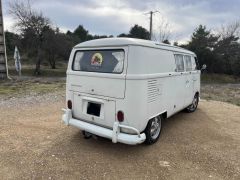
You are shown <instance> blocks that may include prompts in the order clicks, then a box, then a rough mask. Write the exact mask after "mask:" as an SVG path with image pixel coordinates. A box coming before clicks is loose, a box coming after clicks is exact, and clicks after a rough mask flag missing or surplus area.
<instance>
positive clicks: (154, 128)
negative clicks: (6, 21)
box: [145, 116, 162, 144]
mask: <svg viewBox="0 0 240 180" xmlns="http://www.w3.org/2000/svg"><path fill="white" fill-rule="evenodd" d="M161 129H162V116H157V117H154V118H153V119H151V120H150V121H149V122H148V125H147V127H146V129H145V134H146V140H145V143H146V144H153V143H155V142H157V140H158V138H159V136H160V133H161Z"/></svg>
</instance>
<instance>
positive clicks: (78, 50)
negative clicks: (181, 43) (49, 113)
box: [62, 38, 201, 145]
mask: <svg viewBox="0 0 240 180" xmlns="http://www.w3.org/2000/svg"><path fill="white" fill-rule="evenodd" d="M200 73H201V72H200V70H199V68H198V63H197V58H196V55H195V54H194V53H193V52H191V51H188V50H185V49H183V48H180V47H175V46H171V45H167V44H162V43H156V42H153V41H147V40H140V39H132V38H106V39H98V40H92V41H87V42H83V43H80V44H78V45H77V46H75V47H74V48H73V50H72V53H71V55H70V59H69V64H68V69H67V83H66V109H63V110H64V112H65V113H64V115H63V117H62V120H63V121H64V122H65V124H66V125H70V126H74V127H77V128H79V129H81V130H82V132H83V134H84V136H85V137H86V138H88V137H90V136H91V135H97V136H101V137H104V138H108V139H111V140H112V142H113V143H117V142H120V143H125V144H130V145H135V144H140V143H143V142H146V143H147V144H153V143H155V142H156V141H157V140H158V138H159V136H160V132H161V121H162V120H163V119H165V118H168V117H170V116H172V115H174V114H175V113H177V112H179V111H181V110H183V109H185V110H186V111H188V112H194V111H195V110H196V108H197V106H198V101H199V93H200Z"/></svg>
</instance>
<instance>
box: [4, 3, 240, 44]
mask: <svg viewBox="0 0 240 180" xmlns="http://www.w3.org/2000/svg"><path fill="white" fill-rule="evenodd" d="M10 1H11V0H2V2H3V13H4V22H5V29H7V30H9V31H13V30H14V28H13V19H12V18H11V16H10V15H9V14H8V3H9V2H10ZM32 2H33V7H34V8H35V9H36V10H39V11H42V12H43V14H44V15H45V16H47V17H49V18H50V19H51V21H52V23H53V24H54V25H55V26H58V27H60V29H61V30H62V31H64V32H65V31H66V30H71V31H73V30H74V29H75V28H76V27H77V26H78V25H79V24H82V25H83V26H84V27H85V28H86V29H87V30H89V32H90V33H92V34H98V35H114V36H116V35H118V34H120V33H128V31H129V29H130V27H131V26H133V25H134V24H138V25H141V26H143V27H145V28H146V29H149V16H148V15H146V14H145V13H147V12H149V11H150V10H153V11H155V10H158V11H159V12H160V13H156V14H155V15H154V29H155V31H156V30H157V28H158V26H159V23H160V22H161V21H163V20H164V21H167V22H168V23H169V24H170V26H171V31H172V35H171V40H172V41H180V42H185V41H187V40H188V39H189V38H190V36H191V34H192V32H193V30H194V29H195V28H196V27H197V26H198V25H199V24H203V25H206V26H207V28H209V29H212V30H216V29H217V28H219V27H220V26H221V25H222V24H226V23H229V22H231V21H235V20H240V0H32Z"/></svg>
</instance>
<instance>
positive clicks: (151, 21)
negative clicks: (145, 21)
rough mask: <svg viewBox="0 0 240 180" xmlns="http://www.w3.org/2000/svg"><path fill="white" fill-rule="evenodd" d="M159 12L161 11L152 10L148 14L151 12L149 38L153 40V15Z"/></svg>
mask: <svg viewBox="0 0 240 180" xmlns="http://www.w3.org/2000/svg"><path fill="white" fill-rule="evenodd" d="M157 12H159V11H150V12H149V13H147V14H150V28H149V29H150V31H149V32H150V37H149V39H150V40H152V32H153V15H154V14H155V13H157Z"/></svg>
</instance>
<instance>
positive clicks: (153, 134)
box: [150, 117, 161, 139]
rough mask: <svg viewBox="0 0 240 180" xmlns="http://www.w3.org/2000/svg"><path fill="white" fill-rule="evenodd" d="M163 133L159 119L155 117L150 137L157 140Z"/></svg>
mask: <svg viewBox="0 0 240 180" xmlns="http://www.w3.org/2000/svg"><path fill="white" fill-rule="evenodd" d="M160 131H161V122H160V119H159V118H158V117H155V118H154V119H153V121H152V124H151V130H150V135H151V137H152V139H156V138H157V137H158V135H159V133H160Z"/></svg>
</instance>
